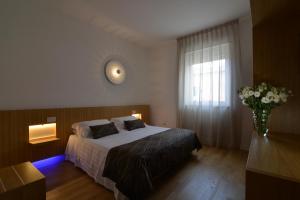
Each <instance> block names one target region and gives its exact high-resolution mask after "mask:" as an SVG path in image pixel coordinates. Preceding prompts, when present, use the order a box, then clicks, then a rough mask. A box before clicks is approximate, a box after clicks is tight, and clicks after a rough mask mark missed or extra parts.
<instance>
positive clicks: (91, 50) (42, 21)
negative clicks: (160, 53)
mask: <svg viewBox="0 0 300 200" xmlns="http://www.w3.org/2000/svg"><path fill="white" fill-rule="evenodd" d="M14 2H15V3H13V1H3V2H1V5H0V13H1V14H0V16H1V17H0V24H1V27H0V34H1V35H0V91H1V97H0V110H3V109H27V108H49V107H51V108H52V107H78V106H103V105H128V104H149V103H150V100H149V96H150V94H149V89H148V88H149V80H150V77H149V76H148V60H147V58H148V57H147V53H148V52H147V50H145V49H143V48H140V47H138V46H135V45H134V44H131V43H129V42H127V41H126V40H122V39H119V38H117V37H115V36H113V35H111V34H109V33H106V32H104V31H101V30H99V29H97V28H94V27H92V26H91V25H89V24H87V23H83V22H80V20H77V19H75V18H74V19H73V18H71V17H68V16H64V15H62V14H61V13H59V12H58V10H57V9H52V8H51V7H49V6H47V5H46V4H45V3H42V2H43V1H35V3H27V1H22V2H21V1H18V2H17V3H16V1H14ZM38 2H41V3H38ZM112 55H115V56H117V57H119V58H120V59H122V60H123V62H124V64H125V67H126V69H127V74H128V76H127V79H126V80H125V83H124V84H123V85H120V86H115V85H112V84H110V83H109V82H108V81H107V80H106V78H105V76H104V63H105V61H107V58H109V57H111V56H112Z"/></svg>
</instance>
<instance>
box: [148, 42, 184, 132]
mask: <svg viewBox="0 0 300 200" xmlns="http://www.w3.org/2000/svg"><path fill="white" fill-rule="evenodd" d="M150 70H151V73H150V74H151V109H152V110H151V111H152V122H153V124H155V125H158V126H166V127H176V115H177V99H178V96H177V84H178V83H177V79H178V78H177V77H178V76H177V41H176V40H170V41H166V42H163V43H160V44H158V45H157V46H156V47H154V48H153V49H151V51H150Z"/></svg>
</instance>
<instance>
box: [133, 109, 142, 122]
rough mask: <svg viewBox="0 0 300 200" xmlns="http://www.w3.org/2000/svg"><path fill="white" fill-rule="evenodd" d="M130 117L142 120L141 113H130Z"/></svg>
mask: <svg viewBox="0 0 300 200" xmlns="http://www.w3.org/2000/svg"><path fill="white" fill-rule="evenodd" d="M131 116H134V117H135V118H137V119H140V120H141V119H142V113H136V111H135V110H133V111H132V114H131Z"/></svg>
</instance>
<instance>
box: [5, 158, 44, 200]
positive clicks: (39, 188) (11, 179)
mask: <svg viewBox="0 0 300 200" xmlns="http://www.w3.org/2000/svg"><path fill="white" fill-rule="evenodd" d="M15 199H18V200H27V199H30V200H44V199H46V183H45V176H44V175H43V174H42V173H41V172H40V171H39V170H38V169H36V168H35V167H34V166H33V165H32V164H31V163H30V162H24V163H21V164H17V165H12V166H9V167H5V168H2V169H0V200H15Z"/></svg>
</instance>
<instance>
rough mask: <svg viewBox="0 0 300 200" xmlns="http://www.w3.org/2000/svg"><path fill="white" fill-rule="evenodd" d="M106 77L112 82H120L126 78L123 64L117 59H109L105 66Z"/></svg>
mask: <svg viewBox="0 0 300 200" xmlns="http://www.w3.org/2000/svg"><path fill="white" fill-rule="evenodd" d="M105 75H106V78H107V79H108V80H109V81H110V82H111V83H113V84H117V85H118V84H121V83H123V82H124V80H125V78H126V72H125V68H124V66H123V65H122V64H121V63H120V62H119V61H114V60H112V61H109V62H108V63H107V64H106V66H105Z"/></svg>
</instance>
